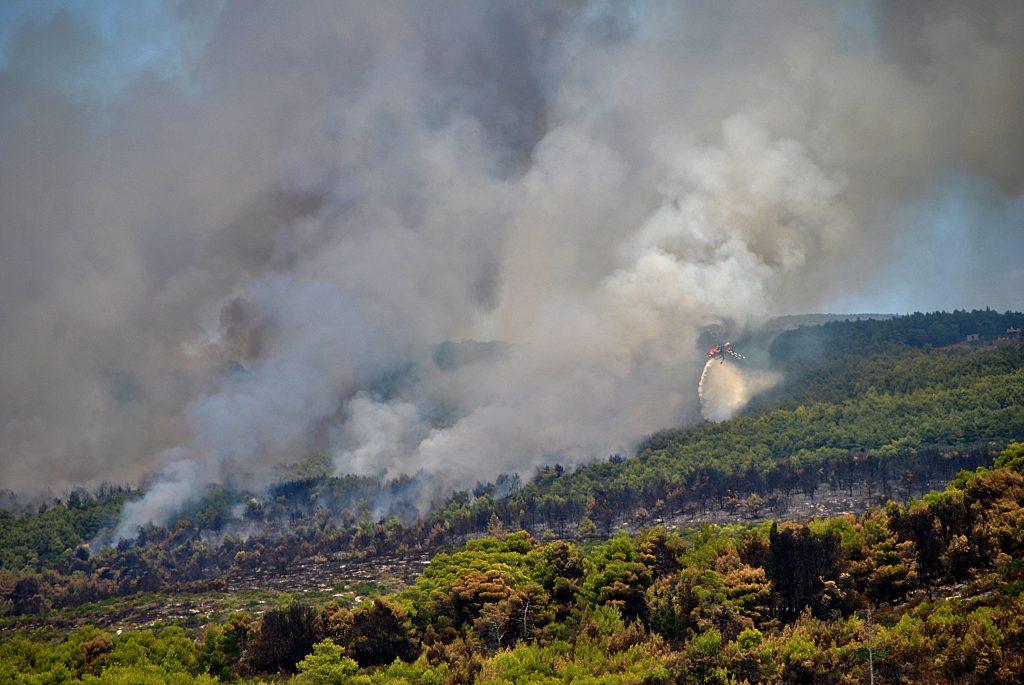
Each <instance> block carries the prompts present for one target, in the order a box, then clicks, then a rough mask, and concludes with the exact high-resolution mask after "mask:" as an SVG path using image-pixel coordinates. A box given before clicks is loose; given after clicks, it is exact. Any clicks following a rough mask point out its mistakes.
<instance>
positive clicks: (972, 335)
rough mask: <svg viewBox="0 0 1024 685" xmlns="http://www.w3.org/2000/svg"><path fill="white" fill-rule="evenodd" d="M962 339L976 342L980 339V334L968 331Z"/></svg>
mask: <svg viewBox="0 0 1024 685" xmlns="http://www.w3.org/2000/svg"><path fill="white" fill-rule="evenodd" d="M964 340H965V341H966V342H969V343H976V342H980V341H981V336H980V335H978V334H977V333H968V334H967V337H966V338H964Z"/></svg>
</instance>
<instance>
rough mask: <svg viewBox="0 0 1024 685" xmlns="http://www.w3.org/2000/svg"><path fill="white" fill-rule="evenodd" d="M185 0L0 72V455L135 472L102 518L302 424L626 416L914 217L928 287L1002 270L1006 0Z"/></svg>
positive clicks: (631, 433) (820, 292)
mask: <svg viewBox="0 0 1024 685" xmlns="http://www.w3.org/2000/svg"><path fill="white" fill-rule="evenodd" d="M197 7H198V6H195V7H194V6H193V5H190V4H185V5H179V4H173V5H170V6H168V7H163V6H158V9H156V10H154V9H152V8H150V9H148V10H141V9H138V8H137V7H136V6H135V5H134V4H133V3H126V4H125V6H124V7H122V8H121V13H122V14H124V16H125V17H131V16H135V15H137V14H138V13H140V12H143V11H149V12H152V13H153V16H148V15H147V16H144V17H141V19H139V23H140V24H142V25H145V26H147V27H150V29H149V30H151V31H154V32H155V33H154V35H152V36H150V35H148V34H144V36H143V39H142V40H143V41H144V42H146V46H145V47H144V48H139V46H137V45H134V46H133V45H125V44H122V43H119V42H113V41H117V40H120V39H114V38H111V37H110V35H108V34H109V33H110V31H109V29H110V21H111V20H110V17H108V16H106V14H103V13H97V16H93V15H92V14H90V12H89V11H82V10H75V11H67V12H59V13H56V14H54V15H52V16H38V17H33V18H31V19H28V20H26V21H24V22H23V23H22V24H21V25H20V26H19V28H17V29H16V30H15V32H14V33H13V34H12V35H11V37H10V39H9V41H8V44H7V47H6V61H5V63H4V66H3V71H2V72H0V121H2V125H3V128H4V135H3V136H0V255H3V257H2V259H3V268H2V269H0V321H3V325H2V326H0V350H2V351H0V355H2V356H0V482H2V484H3V486H5V487H12V488H31V487H36V486H39V485H43V484H46V485H50V486H54V487H61V486H63V485H65V484H71V483H95V482H98V481H99V480H102V479H113V480H116V481H125V480H138V479H142V478H146V477H149V476H155V478H156V481H155V485H154V487H153V488H152V489H151V490H150V494H149V495H147V497H146V498H144V499H143V500H141V501H139V502H137V503H133V504H131V505H129V506H128V507H126V510H125V511H126V519H125V521H124V525H125V528H123V530H124V532H125V534H127V532H128V531H130V530H131V527H132V526H133V525H135V524H138V523H144V522H147V521H153V520H160V519H161V517H163V516H166V515H168V513H169V512H171V511H172V510H173V509H174V507H175V506H177V504H178V503H180V502H182V501H185V500H187V499H188V498H189V497H190V496H191V494H192V493H194V492H195V489H196V486H197V485H199V484H202V483H203V482H206V481H210V480H214V481H216V480H229V481H230V480H236V481H238V482H240V483H243V484H246V485H249V486H254V485H258V484H259V483H261V482H263V481H264V480H265V479H266V478H267V477H268V474H269V469H270V468H271V467H272V466H274V465H276V464H280V463H282V462H290V461H295V460H297V459H300V458H302V457H303V456H305V455H307V454H310V453H311V452H314V451H321V450H326V451H329V452H330V453H331V454H333V455H334V463H335V468H336V469H337V471H338V472H339V473H346V472H354V473H361V474H378V473H380V474H383V475H386V476H397V475H400V474H415V473H420V472H422V473H425V474H429V475H430V477H431V480H432V482H435V483H440V484H451V483H466V482H472V481H473V480H474V479H478V478H493V477H494V476H495V475H496V474H497V473H499V472H502V471H521V472H526V471H528V470H529V469H531V468H532V467H533V466H534V465H536V464H538V463H541V462H546V461H551V460H553V459H557V460H560V461H561V462H562V463H572V462H575V461H580V460H585V459H589V458H593V457H595V456H604V455H607V454H610V453H613V452H618V451H622V450H626V449H629V447H630V445H632V444H633V443H634V441H635V440H636V439H638V438H639V437H641V436H642V435H644V434H646V433H649V432H651V431H653V430H656V429H659V428H662V427H665V426H670V425H677V424H680V423H682V422H685V421H688V420H694V419H696V417H697V416H698V408H697V405H696V397H695V395H694V392H693V389H694V387H695V383H696V379H697V375H698V374H699V372H700V367H701V362H702V359H703V350H701V349H698V347H697V344H696V343H697V335H698V331H699V330H700V328H701V327H702V326H705V325H708V324H711V323H715V322H717V321H720V320H722V319H725V318H727V319H730V320H732V321H736V322H739V323H740V324H741V325H744V324H755V323H757V322H758V321H761V320H763V319H764V318H765V317H767V316H770V315H773V314H779V313H787V312H794V311H812V310H816V309H819V308H821V307H825V306H828V305H829V304H831V303H835V302H846V301H850V298H851V294H852V295H853V296H856V297H861V298H864V300H863V301H870V298H871V297H874V296H877V297H878V298H879V299H878V301H880V302H883V303H886V304H888V303H889V302H891V300H887V299H885V297H886V295H885V293H888V292H890V290H891V288H892V287H893V286H892V283H891V282H890V279H891V278H892V277H893V274H894V273H896V272H898V277H899V278H900V279H904V280H906V281H913V280H914V278H915V277H917V276H920V278H921V279H923V282H929V280H928V279H935V278H936V275H935V274H934V273H932V272H930V271H929V272H927V273H925V272H922V273H921V274H916V273H915V272H914V271H913V268H914V267H912V266H910V262H909V261H908V262H903V261H900V260H901V259H902V256H905V255H904V252H903V251H902V250H904V248H905V246H906V245H907V242H908V241H909V240H911V239H913V240H914V241H918V240H919V239H922V238H923V239H924V240H925V242H924V243H918V244H924V245H927V250H928V251H929V254H932V253H934V257H933V261H928V260H926V261H925V262H924V263H925V264H926V265H929V266H926V267H925V268H933V267H934V265H935V264H936V263H940V262H942V263H945V257H946V255H947V253H946V252H945V251H947V250H948V251H949V252H948V256H949V257H950V258H952V257H953V256H954V255H955V258H956V261H955V263H952V264H950V265H949V268H950V269H952V272H953V276H952V277H953V278H956V279H960V280H956V281H955V282H954V283H953V287H952V288H951V289H950V290H949V291H948V292H949V297H950V299H949V300H948V301H944V302H942V303H941V304H945V305H947V306H962V305H979V304H980V305H986V304H991V305H992V306H998V307H1008V306H1012V305H1014V304H1019V293H1020V292H1022V291H1024V274H1022V272H1021V271H1020V267H1019V264H1017V265H1014V264H1012V259H1011V257H1012V255H1014V254H1016V255H1018V256H1019V255H1020V254H1021V250H1022V248H1024V244H1022V242H1024V237H1022V234H1024V232H1022V231H1020V227H1021V225H1020V220H1021V216H1022V215H1024V210H1022V209H1021V200H1020V199H1019V197H1020V192H1021V188H1022V180H1024V176H1022V171H1024V168H1022V162H1021V160H1024V149H1022V148H1024V145H1022V141H1024V130H1022V128H1024V120H1022V118H1021V117H1020V112H1021V111H1022V110H1024V59H1022V55H1021V51H1022V46H1024V42H1022V41H1021V40H1020V37H1021V35H1022V34H1024V7H1022V6H1021V5H1020V3H1012V2H1007V3H981V4H978V3H972V4H970V5H968V6H959V5H957V4H953V3H950V4H943V3H920V4H915V3H899V4H898V5H893V6H889V5H887V4H881V3H879V4H877V5H876V4H872V3H850V4H827V3H778V4H773V5H771V6H768V5H762V4H758V5H756V6H754V5H748V4H739V5H735V6H731V5H727V4H722V3H714V4H711V5H708V4H703V3H701V4H696V5H694V6H690V5H688V4H685V3H684V4H680V3H675V2H668V3H657V2H655V3H644V4H641V5H636V6H633V5H627V4H619V3H612V4H611V6H606V4H605V3H594V4H589V3H583V2H566V3H535V4H527V3H511V4H506V3H495V4H490V3H483V2H481V3H468V4H467V3H450V4H449V3H430V4H423V3H387V4H383V5H382V4H380V3H362V2H354V3H335V2H324V3H319V2H308V3H301V4H295V3H259V2H227V3H226V4H225V5H224V6H223V7H222V8H220V9H219V10H217V11H212V10H208V9H205V8H203V9H201V10H200V9H197ZM100 14H102V15H103V16H99V15H100ZM123 21H124V22H126V23H127V24H130V23H131V22H129V21H128V20H127V19H123ZM115 24H116V22H115ZM154 26H155V27H157V28H152V27H154ZM133 50H134V52H133ZM954 186H955V187H956V188H957V189H958V192H957V193H956V194H955V197H957V198H959V200H958V201H959V202H961V206H960V209H961V210H962V213H963V216H964V217H967V218H966V219H964V221H966V222H967V223H966V224H962V225H961V224H958V226H959V228H958V229H957V230H960V229H963V225H966V226H967V228H966V229H963V230H961V232H960V233H957V234H956V236H957V237H956V240H951V241H944V242H939V243H936V242H934V241H931V242H929V239H930V238H934V235H940V234H941V235H944V234H943V233H941V232H942V231H947V230H952V229H949V227H948V226H947V225H946V224H941V222H940V223H939V224H937V228H936V229H935V230H936V231H939V232H940V233H937V234H934V235H933V234H930V233H928V232H927V230H925V229H922V228H921V226H920V221H919V220H920V219H921V217H922V216H923V214H921V212H922V211H923V210H922V207H923V206H924V205H925V204H926V203H927V202H929V198H933V197H935V196H936V194H942V193H943V192H944V189H948V188H950V187H954ZM971 217H983V218H984V219H985V221H983V222H978V223H976V224H974V223H971ZM922 249H924V248H922ZM940 258H941V259H940ZM958 292H960V293H963V296H964V297H971V298H977V299H975V300H971V301H966V302H962V301H959V300H958V299H956V298H957V297H958V295H957V293H958ZM913 295H914V293H913V291H910V295H909V296H911V297H912V296H913ZM910 301H911V303H912V304H913V300H912V299H911V300H910ZM445 346H447V347H445Z"/></svg>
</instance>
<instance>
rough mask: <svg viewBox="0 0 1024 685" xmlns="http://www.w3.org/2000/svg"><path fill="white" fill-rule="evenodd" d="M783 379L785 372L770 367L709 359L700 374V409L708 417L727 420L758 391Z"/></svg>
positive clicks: (715, 419) (770, 386) (711, 419)
mask: <svg viewBox="0 0 1024 685" xmlns="http://www.w3.org/2000/svg"><path fill="white" fill-rule="evenodd" d="M780 382H782V374H781V373H778V372H777V371H771V370H770V369H755V368H746V367H744V366H741V365H740V364H735V363H733V362H729V361H726V362H719V361H717V360H715V359H709V360H708V362H707V364H705V365H704V371H703V372H702V373H701V376H700V384H699V385H698V391H697V393H698V395H699V397H700V413H701V416H703V417H704V419H705V420H706V421H715V422H718V421H726V420H728V419H731V418H732V417H734V416H736V414H737V413H738V412H739V411H740V410H742V409H743V408H744V407H745V406H747V403H748V402H750V400H751V399H753V398H754V396H755V395H757V394H759V393H762V392H764V391H765V390H770V389H771V388H773V387H775V386H776V385H778V384H779V383H780Z"/></svg>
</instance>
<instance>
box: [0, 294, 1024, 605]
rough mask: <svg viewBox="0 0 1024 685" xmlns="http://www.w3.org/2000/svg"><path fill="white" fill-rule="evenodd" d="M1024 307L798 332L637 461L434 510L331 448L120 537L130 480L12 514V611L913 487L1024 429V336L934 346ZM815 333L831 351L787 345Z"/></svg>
mask: <svg viewBox="0 0 1024 685" xmlns="http://www.w3.org/2000/svg"><path fill="white" fill-rule="evenodd" d="M1020 320H1021V317H1020V315H1015V314H1008V315H1000V314H996V313H994V312H974V313H969V314H965V313H954V314H952V315H948V314H933V315H914V316H912V317H898V318H894V319H890V320H884V321H879V320H871V321H850V322H834V323H830V324H826V325H825V326H821V327H811V328H807V327H805V328H799V329H795V330H792V331H788V332H784V333H781V334H780V335H779V337H778V338H777V339H776V344H775V349H776V351H777V354H778V355H779V361H778V364H779V365H780V366H781V367H782V368H785V369H786V370H787V381H786V383H785V384H784V385H783V386H782V388H781V390H779V391H776V392H774V393H772V394H770V395H768V396H765V397H764V398H763V399H762V400H761V401H760V402H759V403H758V404H757V406H756V407H752V408H751V409H750V411H748V412H747V413H745V414H744V415H742V416H740V417H737V418H736V419H733V420H731V421H727V422H723V423H719V424H705V425H701V426H697V427H694V428H688V429H682V430H670V431H665V432H662V433H659V434H657V435H654V436H651V437H650V438H648V439H647V440H646V441H644V443H643V444H642V445H641V446H640V447H639V449H638V451H637V453H636V454H635V455H634V456H633V457H630V458H621V457H616V458H612V459H610V460H601V461H596V462H594V463H591V464H589V465H584V466H582V467H580V468H577V469H575V470H571V469H565V468H563V467H561V466H559V465H552V466H549V467H545V468H542V469H539V470H538V471H537V472H536V473H535V474H534V475H533V477H532V478H530V479H529V480H527V481H526V482H523V481H522V480H521V479H520V478H519V477H518V476H516V475H511V476H508V475H506V476H502V477H500V478H498V479H497V480H496V481H495V482H494V483H482V484H478V485H477V486H476V487H475V488H473V489H472V490H471V491H463V492H456V493H454V494H452V495H451V496H450V497H448V498H447V499H446V500H444V501H439V502H436V503H435V505H434V507H433V508H432V509H431V510H429V511H427V512H418V511H417V510H416V509H415V508H413V506H412V502H413V501H415V497H416V495H417V494H418V492H419V490H418V483H417V482H416V481H415V480H413V479H406V480H403V481H398V482H391V483H382V482H379V481H377V480H375V479H372V478H363V477H342V478H335V477H329V476H327V475H326V473H327V472H328V469H327V465H326V463H325V462H324V461H322V460H318V459H313V460H310V461H308V462H306V463H304V464H302V465H300V466H297V467H295V468H292V469H289V470H288V472H287V473H286V474H284V475H283V479H282V481H281V482H280V483H278V484H276V485H274V486H273V487H271V488H270V490H269V492H267V493H239V492H232V491H230V490H227V489H225V488H223V487H216V488H211V489H209V490H208V491H207V493H206V496H205V497H204V498H203V499H201V500H200V501H198V502H196V503H194V504H193V505H192V506H191V507H190V508H188V509H186V510H185V511H182V512H181V513H180V515H179V516H178V517H177V518H176V519H174V520H172V521H171V522H170V523H169V524H168V525H167V526H164V527H150V528H148V529H146V530H144V531H142V533H141V534H140V535H139V536H138V538H137V539H136V540H134V541H122V542H121V543H120V544H118V545H116V546H109V545H105V544H104V535H105V531H107V532H109V531H110V530H111V528H112V527H113V525H114V523H115V521H116V517H117V514H118V512H119V509H120V506H121V504H122V503H123V502H124V501H125V499H126V498H129V497H133V496H137V493H133V492H132V491H130V490H128V489H126V488H106V489H104V490H103V491H101V492H99V493H96V494H95V495H90V494H88V493H85V492H81V491H79V492H75V493H71V494H70V495H69V496H67V497H65V498H64V499H63V501H61V502H58V503H54V504H52V505H50V506H44V507H40V508H39V510H38V511H32V512H28V513H11V512H0V517H2V522H3V524H4V525H2V526H0V568H2V573H3V575H2V577H0V592H2V593H3V594H2V595H0V596H2V597H6V602H5V604H4V607H5V610H6V611H8V612H13V613H21V612H24V611H40V610H46V609H57V608H60V607H67V606H74V605H77V604H81V603H83V602H89V601H94V600H96V599H100V598H102V597H108V596H112V595H124V594H130V593H133V592H138V591H152V590H159V589H173V588H182V587H187V586H188V585H189V584H191V583H207V584H208V583H213V584H215V585H216V584H217V583H218V582H220V580H219V579H221V578H222V577H223V576H224V574H226V573H257V572H266V571H267V570H268V569H279V570H280V571H285V570H287V569H288V568H289V567H290V566H291V565H292V564H294V562H296V561H297V560H300V559H305V558H310V557H313V556H316V555H331V554H342V555H350V556H352V557H353V558H374V557H377V556H381V555H408V554H411V553H423V552H432V551H436V550H439V549H443V548H445V547H447V546H450V545H453V544H459V543H460V542H462V541H463V540H465V539H466V536H472V535H478V534H480V533H482V532H484V531H486V530H488V529H490V530H498V529H502V530H518V529H524V530H527V531H529V532H530V533H531V534H533V535H534V536H536V537H538V538H540V537H544V536H551V535H555V536H561V537H566V536H567V537H573V538H579V539H585V538H593V537H601V536H604V535H607V534H608V533H609V532H610V531H611V530H612V529H613V527H615V526H617V525H619V526H621V525H627V526H629V527H635V526H637V525H643V524H644V523H645V522H648V521H651V520H652V519H659V518H661V519H671V518H673V517H678V516H687V517H689V520H700V517H701V512H705V511H709V510H711V509H717V510H719V511H725V512H726V514H727V515H729V516H732V517H733V519H734V520H747V519H755V520H756V519H764V518H768V517H771V516H773V515H775V516H777V515H778V513H777V512H781V511H785V510H786V505H787V502H788V501H789V500H790V499H792V498H794V497H798V496H799V497H803V498H805V499H806V498H808V497H811V498H813V497H822V496H823V493H824V494H827V493H832V492H835V493H852V494H854V496H855V497H857V498H860V501H861V502H862V506H861V508H864V507H866V506H867V505H868V503H869V502H871V501H876V500H877V501H882V502H884V501H886V500H888V499H895V500H906V499H908V498H909V497H911V496H912V495H914V494H917V493H920V492H922V491H923V487H924V485H925V484H928V483H936V482H945V480H948V479H949V478H950V477H952V476H953V475H954V474H955V473H956V472H957V471H958V470H960V469H962V468H974V467H976V466H979V465H985V464H989V463H991V461H992V460H993V459H994V456H995V454H996V453H998V451H999V450H1000V449H1002V448H1003V447H1004V446H1005V445H1006V444H1008V443H1009V442H1010V441H1012V440H1019V439H1021V438H1024V368H1022V362H1024V354H1022V350H1021V346H1020V343H1019V342H1010V341H1003V342H1001V343H1000V344H998V345H987V346H983V347H980V348H979V347H947V348H932V347H931V344H932V341H939V342H944V341H946V340H949V339H952V338H955V337H959V336H962V335H965V333H964V332H965V331H981V332H982V334H984V335H985V336H986V340H988V341H989V342H995V341H996V339H997V338H998V337H999V334H1000V329H1002V331H1003V332H1005V329H1006V328H1009V327H1010V326H1013V325H1016V324H1017V322H1019V321H1020ZM1004 324H1005V326H1004ZM933 329H935V330H933ZM954 329H955V333H953V332H950V331H953V330H954ZM810 340H816V341H818V342H817V343H816V344H819V347H821V349H823V350H825V352H822V353H820V354H818V355H817V356H814V357H810V358H808V357H805V356H804V355H803V354H802V353H801V354H795V355H794V354H791V353H790V352H787V350H793V349H796V348H805V347H807V346H808V345H809V344H810V343H809V342H808V341H810ZM822 340H824V341H827V342H828V344H827V345H824V346H822V345H820V343H821V341H822ZM842 340H854V341H857V342H856V343H855V344H851V345H846V344H844V343H841V342H837V341H842ZM823 488H824V490H823ZM381 502H387V503H388V506H387V508H382V505H381ZM730 512H731V513H730ZM741 514H742V515H741Z"/></svg>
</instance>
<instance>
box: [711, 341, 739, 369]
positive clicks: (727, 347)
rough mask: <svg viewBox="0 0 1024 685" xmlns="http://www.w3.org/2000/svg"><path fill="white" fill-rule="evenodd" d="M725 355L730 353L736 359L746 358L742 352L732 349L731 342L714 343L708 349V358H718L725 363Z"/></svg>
mask: <svg viewBox="0 0 1024 685" xmlns="http://www.w3.org/2000/svg"><path fill="white" fill-rule="evenodd" d="M726 355H732V356H733V357H736V358H737V359H746V357H744V356H743V355H742V354H740V353H739V352H737V351H736V350H734V349H732V343H731V342H726V343H725V344H724V345H715V346H714V347H712V348H711V349H710V350H708V359H718V360H720V363H722V364H724V363H725V357H726Z"/></svg>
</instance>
